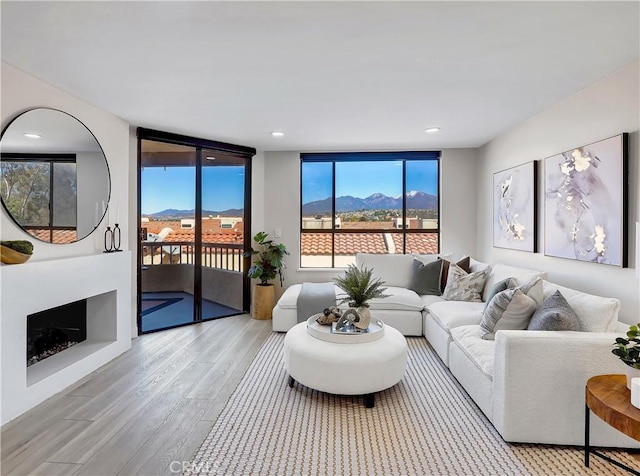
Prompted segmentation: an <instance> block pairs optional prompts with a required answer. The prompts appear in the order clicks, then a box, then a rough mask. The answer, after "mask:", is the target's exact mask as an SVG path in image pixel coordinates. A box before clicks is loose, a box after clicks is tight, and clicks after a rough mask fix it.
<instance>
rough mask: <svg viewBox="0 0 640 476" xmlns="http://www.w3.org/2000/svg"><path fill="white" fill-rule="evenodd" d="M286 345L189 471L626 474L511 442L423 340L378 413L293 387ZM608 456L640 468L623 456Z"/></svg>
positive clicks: (263, 354)
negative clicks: (285, 358) (285, 362)
mask: <svg viewBox="0 0 640 476" xmlns="http://www.w3.org/2000/svg"><path fill="white" fill-rule="evenodd" d="M283 340H284V335H282V334H275V333H274V334H272V335H271V336H270V337H269V338H268V339H267V341H266V342H265V343H264V345H263V346H262V348H261V349H260V351H259V353H258V355H257V356H256V358H255V359H254V361H253V362H252V364H251V366H250V367H249V368H248V370H247V372H246V374H245V376H244V377H243V379H242V381H241V382H240V384H239V385H238V387H237V388H236V390H235V392H234V394H233V395H232V396H231V399H230V400H229V402H228V404H227V406H226V408H225V409H224V410H223V412H222V413H221V414H220V416H219V418H218V420H217V421H216V423H215V424H214V426H213V428H212V429H211V432H210V434H209V436H207V438H206V439H205V440H204V442H203V443H202V445H201V447H200V449H199V450H198V451H197V453H196V455H195V456H194V459H193V461H192V462H191V464H190V465H189V467H190V470H189V471H187V473H186V474H193V475H195V474H202V475H206V474H217V475H218V474H225V475H236V474H237V475H254V474H255V475H327V476H329V475H479V474H486V475H554V476H555V475H581V474H585V475H601V474H605V475H619V474H628V473H625V472H623V471H622V470H620V469H618V468H616V467H614V466H612V465H610V464H609V463H607V462H605V461H602V460H600V459H599V458H596V457H595V456H592V457H591V468H589V469H588V468H585V467H584V465H583V457H584V454H583V452H582V450H581V448H576V447H552V446H539V445H522V444H515V445H514V444H508V443H505V442H504V440H503V439H502V438H501V437H500V435H499V434H498V432H497V431H496V430H495V429H494V428H493V426H492V425H491V423H489V421H488V420H487V419H486V417H485V416H484V415H483V413H482V412H481V411H480V409H479V408H478V407H477V406H476V405H475V404H474V403H473V401H472V400H471V399H470V398H469V397H468V396H467V394H466V393H465V392H464V390H463V389H462V387H461V386H460V385H459V384H458V382H457V381H456V379H455V378H454V377H453V376H452V375H451V374H450V373H449V370H448V369H447V368H446V367H445V366H444V365H443V364H442V362H441V361H440V359H439V357H438V356H437V355H436V354H435V352H434V351H433V350H432V349H431V347H430V346H429V344H428V343H427V341H426V340H425V339H424V338H417V337H414V338H408V339H407V341H408V343H409V364H408V368H407V372H406V375H405V377H404V379H403V380H402V381H401V382H400V383H399V384H398V385H396V386H395V387H393V388H391V389H388V390H385V391H384V392H380V393H378V394H377V395H376V406H375V408H372V409H367V408H365V407H364V404H363V400H362V398H360V397H351V396H338V395H329V394H326V393H322V392H318V391H316V390H311V389H309V388H306V387H304V386H302V385H300V384H298V383H296V386H295V387H294V388H290V387H289V386H288V385H287V374H286V372H285V370H284V368H283V365H282V358H281V354H282V346H283ZM372 371H375V369H372ZM607 454H609V455H610V456H613V457H614V458H616V459H619V460H621V461H623V462H624V463H625V464H628V465H634V466H635V467H637V466H638V461H637V460H635V459H633V458H632V456H629V455H628V454H627V453H626V452H624V451H610V452H607Z"/></svg>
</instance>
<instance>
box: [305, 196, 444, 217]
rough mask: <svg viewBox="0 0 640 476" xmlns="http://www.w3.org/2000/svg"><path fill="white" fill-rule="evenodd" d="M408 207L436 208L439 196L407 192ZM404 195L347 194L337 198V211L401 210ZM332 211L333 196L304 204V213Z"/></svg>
mask: <svg viewBox="0 0 640 476" xmlns="http://www.w3.org/2000/svg"><path fill="white" fill-rule="evenodd" d="M407 208H413V209H418V210H435V209H437V208H438V197H436V196H435V195H431V194H428V193H425V192H417V191H415V190H413V191H411V192H409V193H407ZM401 209H402V196H397V197H389V196H387V195H384V194H382V193H374V194H373V195H370V196H368V197H367V198H358V197H352V196H351V195H345V196H342V197H337V198H336V212H337V213H340V212H353V211H356V210H401ZM330 212H331V198H325V199H324V200H316V201H314V202H309V203H305V204H303V205H302V214H303V215H315V214H320V213H330Z"/></svg>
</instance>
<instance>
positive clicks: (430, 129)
mask: <svg viewBox="0 0 640 476" xmlns="http://www.w3.org/2000/svg"><path fill="white" fill-rule="evenodd" d="M439 130H440V128H439V127H428V128H427V129H425V130H424V131H425V132H428V133H429V134H431V133H432V132H438V131H439Z"/></svg>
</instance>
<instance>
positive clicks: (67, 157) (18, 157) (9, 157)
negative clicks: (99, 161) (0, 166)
mask: <svg viewBox="0 0 640 476" xmlns="http://www.w3.org/2000/svg"><path fill="white" fill-rule="evenodd" d="M2 161H4V162H18V163H27V162H30V163H42V164H49V223H48V225H23V224H21V223H18V220H17V219H15V218H14V217H13V215H12V214H11V213H8V214H9V216H11V218H12V220H13V221H14V223H16V224H17V225H18V226H19V227H20V228H22V229H24V230H27V231H28V230H45V231H48V235H49V240H48V241H45V243H54V241H53V234H54V232H55V231H57V230H67V231H73V230H75V231H76V240H74V241H77V231H78V217H77V215H76V226H54V224H53V223H54V216H53V214H54V208H55V207H54V206H53V197H54V193H53V190H54V177H53V175H54V172H53V171H54V166H55V164H60V163H62V164H71V163H73V164H76V167H77V164H78V163H77V159H76V154H24V153H18V152H3V153H2ZM76 186H77V169H76ZM77 199H78V197H77V194H76V210H77ZM7 212H8V210H7ZM32 236H33V235H32ZM34 238H37V239H39V240H40V241H44V240H43V239H42V238H39V237H35V236H34Z"/></svg>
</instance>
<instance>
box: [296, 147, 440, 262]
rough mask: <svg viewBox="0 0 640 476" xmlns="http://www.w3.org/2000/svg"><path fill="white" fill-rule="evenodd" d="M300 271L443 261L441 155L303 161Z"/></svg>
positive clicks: (306, 157) (329, 156) (331, 156)
mask: <svg viewBox="0 0 640 476" xmlns="http://www.w3.org/2000/svg"><path fill="white" fill-rule="evenodd" d="M300 171H301V180H300V182H301V194H300V199H301V200H300V201H301V203H300V210H301V216H300V250H301V253H300V266H301V267H302V268H333V267H345V266H347V265H349V264H351V263H355V255H356V253H389V254H396V253H416V254H430V253H438V252H439V248H440V226H439V216H440V214H439V210H440V200H439V197H440V185H439V184H440V179H439V176H440V152H439V151H436V152H431V151H429V152H423V151H411V152H349V153H308V154H306V153H305V154H301V166H300Z"/></svg>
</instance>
